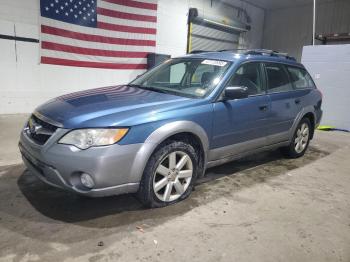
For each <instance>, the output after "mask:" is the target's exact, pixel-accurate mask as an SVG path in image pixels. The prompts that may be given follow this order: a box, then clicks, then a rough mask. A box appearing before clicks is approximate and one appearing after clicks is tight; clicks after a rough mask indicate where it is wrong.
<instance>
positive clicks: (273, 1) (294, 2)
mask: <svg viewBox="0 0 350 262" xmlns="http://www.w3.org/2000/svg"><path fill="white" fill-rule="evenodd" d="M226 1H227V2H230V0H226ZM316 1H317V3H319V2H321V1H322V2H325V1H330V0H316ZM334 1H335V0H334ZM242 2H247V3H250V4H252V5H255V6H258V7H261V8H263V9H279V8H288V7H295V6H301V5H307V4H312V3H313V0H242Z"/></svg>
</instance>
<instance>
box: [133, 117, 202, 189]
mask: <svg viewBox="0 0 350 262" xmlns="http://www.w3.org/2000/svg"><path fill="white" fill-rule="evenodd" d="M184 132H186V133H192V134H194V135H196V136H197V137H198V138H199V140H200V141H201V144H202V147H203V152H204V163H206V161H207V154H208V150H209V139H208V136H207V134H206V132H205V131H204V129H203V128H202V127H201V126H200V125H198V124H197V123H195V122H192V121H175V122H171V123H168V124H165V125H163V126H161V127H159V128H158V129H156V130H154V131H153V132H152V133H151V134H150V135H149V136H148V138H147V139H146V141H145V142H144V143H143V145H142V146H141V148H140V149H139V151H138V152H137V154H136V156H135V158H134V162H133V165H132V170H131V174H130V181H132V182H140V181H141V178H142V174H143V171H144V169H145V167H146V164H147V162H148V160H149V158H150V157H151V155H152V154H153V152H154V150H155V149H156V148H157V146H158V145H159V144H161V143H162V142H164V141H165V140H166V139H168V138H169V137H171V136H173V135H176V134H179V133H184Z"/></svg>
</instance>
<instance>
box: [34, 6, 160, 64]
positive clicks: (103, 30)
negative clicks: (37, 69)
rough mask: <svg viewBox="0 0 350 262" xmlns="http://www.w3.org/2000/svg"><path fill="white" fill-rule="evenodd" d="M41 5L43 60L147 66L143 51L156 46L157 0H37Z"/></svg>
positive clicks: (51, 62)
mask: <svg viewBox="0 0 350 262" xmlns="http://www.w3.org/2000/svg"><path fill="white" fill-rule="evenodd" d="M40 5H41V13H42V17H41V62H42V63H46V64H55V65H65V66H81V67H94V68H106V69H146V67H147V59H146V58H147V54H148V53H151V52H154V51H155V46H156V33H157V29H156V27H157V24H156V22H157V0H97V2H96V0H73V1H69V0H40ZM60 5H61V6H60ZM94 14H95V16H94ZM95 17H97V19H95ZM72 21H73V22H72ZM75 21H76V22H75Z"/></svg>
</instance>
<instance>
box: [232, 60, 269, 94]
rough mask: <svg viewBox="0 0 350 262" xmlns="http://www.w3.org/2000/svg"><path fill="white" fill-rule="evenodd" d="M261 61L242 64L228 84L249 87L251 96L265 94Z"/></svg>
mask: <svg viewBox="0 0 350 262" xmlns="http://www.w3.org/2000/svg"><path fill="white" fill-rule="evenodd" d="M260 68H261V67H260V63H247V64H244V65H242V66H241V67H240V68H238V70H237V71H236V73H235V74H234V75H233V76H232V78H231V79H230V81H229V83H228V85H227V86H239V87H247V88H248V94H249V95H250V96H253V95H260V94H264V93H265V90H264V88H263V85H262V83H263V82H262V75H261V70H260Z"/></svg>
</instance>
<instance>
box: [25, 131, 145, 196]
mask: <svg viewBox="0 0 350 262" xmlns="http://www.w3.org/2000/svg"><path fill="white" fill-rule="evenodd" d="M68 131H69V130H67V129H60V128H59V129H57V130H56V132H55V133H54V134H53V135H52V136H51V137H50V138H49V140H48V141H47V142H46V143H45V144H44V145H38V144H36V143H35V142H34V141H33V140H31V138H30V137H29V136H28V135H27V134H26V131H22V133H21V136H20V142H19V149H20V151H21V154H22V158H23V162H24V163H25V165H26V166H27V168H28V169H29V170H30V171H31V172H32V173H33V174H34V175H36V176H37V177H38V178H39V179H41V180H42V181H44V182H45V183H47V184H50V185H52V186H55V187H59V188H62V189H67V190H70V191H73V192H76V193H78V194H82V195H87V196H92V197H99V196H109V195H119V194H125V193H134V192H137V190H138V187H139V182H140V177H137V176H136V177H135V176H133V174H132V173H133V172H132V171H133V170H135V164H137V163H135V157H136V155H137V153H138V152H139V150H140V148H141V147H142V144H132V145H118V144H115V145H111V146H104V147H93V148H89V149H87V150H80V149H77V148H76V147H74V146H70V145H62V144H58V143H57V140H58V139H59V138H60V137H62V136H63V135H64V134H65V133H67V132H68ZM81 173H87V174H89V175H90V176H92V178H93V180H94V182H95V187H94V188H93V189H88V188H86V187H84V186H83V185H82V184H81V182H80V174H81Z"/></svg>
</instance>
